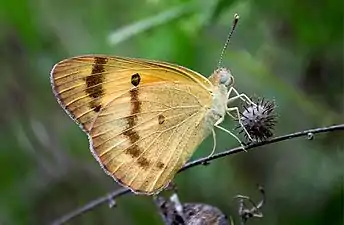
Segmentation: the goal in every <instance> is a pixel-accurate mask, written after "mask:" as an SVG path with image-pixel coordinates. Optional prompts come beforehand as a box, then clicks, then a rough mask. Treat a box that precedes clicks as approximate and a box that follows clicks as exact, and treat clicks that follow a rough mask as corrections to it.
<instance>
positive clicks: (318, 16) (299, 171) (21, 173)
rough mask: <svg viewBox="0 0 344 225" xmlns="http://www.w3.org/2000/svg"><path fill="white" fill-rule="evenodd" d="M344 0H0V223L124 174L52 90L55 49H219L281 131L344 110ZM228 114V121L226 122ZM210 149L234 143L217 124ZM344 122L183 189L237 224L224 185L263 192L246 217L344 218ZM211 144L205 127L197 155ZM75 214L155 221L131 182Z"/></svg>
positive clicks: (243, 159)
mask: <svg viewBox="0 0 344 225" xmlns="http://www.w3.org/2000/svg"><path fill="white" fill-rule="evenodd" d="M343 5H344V4H343V1H342V0H327V1H309V0H298V1H296V0H284V1H275V0H260V1H253V0H252V1H230V0H228V1H226V0H213V1H209V0H190V1H182V0H169V1H162V0H144V1H141V0H132V1H121V0H117V1H114V0H113V1H111V0H82V1H81V0H75V1H67V0H60V1H53V0H31V1H25V0H11V1H5V0H2V1H1V2H0V69H1V76H0V107H1V114H0V122H1V125H0V126H1V129H0V142H1V147H0V193H1V194H0V224H1V225H2V224H4V225H7V224H10V225H12V224H49V223H51V222H52V221H53V220H54V219H57V218H58V217H60V216H62V215H64V214H65V213H67V212H70V211H71V210H73V209H75V208H76V207H79V206H82V205H83V204H85V203H87V202H88V201H90V200H93V199H95V198H97V197H99V196H101V195H104V194H106V193H108V192H110V191H112V190H115V189H117V188H119V186H118V185H117V184H116V183H114V181H113V180H112V179H111V178H110V177H108V176H107V175H105V173H104V172H103V171H102V170H101V169H100V167H99V165H98V163H97V162H96V161H95V160H94V159H93V157H92V155H91V154H90V151H89V149H88V141H87V138H86V135H85V134H84V133H83V132H82V131H81V130H80V129H79V128H78V126H77V125H75V124H74V123H73V122H72V120H70V119H69V117H68V116H67V115H66V114H65V113H64V112H63V110H62V109H61V108H60V106H59V105H58V103H57V102H56V99H55V98H54V96H53V94H52V91H51V87H50V81H49V72H50V69H51V68H52V66H53V65H54V63H56V62H57V61H59V60H62V59H64V58H67V57H71V56H75V55H79V54H85V53H106V54H113V55H122V56H130V57H143V58H150V59H157V60H164V61H169V62H173V63H178V64H180V65H183V66H186V67H189V68H191V69H194V70H196V71H199V72H200V73H202V74H204V75H205V76H208V75H209V74H211V73H212V71H213V69H214V68H215V67H216V66H217V61H218V59H219V56H220V51H221V49H222V46H223V44H224V41H225V38H226V35H227V33H228V31H229V29H230V26H231V24H232V19H233V14H234V13H238V14H239V15H240V18H241V19H240V21H239V25H238V28H237V30H236V32H235V34H234V36H233V39H232V40H231V43H230V46H229V48H228V50H227V52H226V54H225V57H224V62H223V64H224V65H225V66H227V67H230V68H231V70H232V73H233V75H234V76H235V79H236V88H237V89H238V90H239V91H241V92H245V93H247V94H248V95H250V96H263V97H266V98H268V99H272V100H275V101H276V103H277V106H278V107H277V112H278V125H277V127H276V132H275V135H281V134H285V133H289V132H294V131H299V130H304V129H309V128H314V127H320V126H328V125H332V124H338V123H343V121H344V119H343V114H344V113H343V109H344V107H343V101H344V96H343V95H344V91H343V8H344V6H343ZM234 126H235V124H234V123H233V122H232V121H230V120H229V119H228V120H226V122H225V124H224V127H227V128H228V129H232V128H233V127H234ZM217 137H218V147H217V151H221V150H224V149H229V148H231V147H235V146H237V143H236V141H235V140H233V139H231V138H228V136H227V134H225V133H223V132H221V131H217ZM343 139H344V134H343V133H342V132H337V133H328V134H319V135H316V136H315V139H314V140H313V141H309V140H307V139H306V138H301V139H294V140H290V141H287V142H283V143H278V144H273V145H269V146H266V147H261V148H259V149H256V150H254V151H252V152H249V153H241V154H238V155H234V156H229V157H226V158H222V159H219V160H216V161H214V162H212V163H211V164H210V165H209V166H207V167H204V166H199V167H195V168H193V169H190V170H188V171H186V172H183V173H181V174H179V175H178V176H177V177H176V183H177V185H178V189H179V193H180V199H181V201H183V202H203V203H206V204H211V205H214V206H217V207H219V208H220V209H221V210H222V211H223V212H225V213H226V214H227V215H228V216H232V217H233V218H234V221H235V223H236V224H239V219H238V216H237V207H238V206H237V204H236V202H234V201H233V199H232V197H233V196H235V195H237V194H243V195H249V196H251V197H253V199H256V200H259V197H260V196H259V192H258V190H257V186H256V184H260V185H263V186H264V187H265V191H266V193H267V202H266V205H265V206H264V208H263V213H264V215H265V216H264V218H263V219H253V220H252V221H249V223H248V224H278V225H284V224H285V225H287V224H288V225H289V224H293V225H298V224H300V225H301V224H305V225H308V224H312V225H314V224H315V225H317V224H319V225H320V224H331V225H332V224H333V225H335V224H343V173H344V168H343V165H344V154H343V149H344V147H343V146H344V144H343V142H344V140H343ZM211 148H212V139H211V138H209V139H207V140H206V141H205V142H204V143H203V144H202V146H201V147H200V148H199V150H198V151H197V152H196V153H195V155H194V158H197V157H201V156H206V155H208V154H209V153H210V151H211ZM117 203H118V206H117V207H116V208H113V209H110V208H109V207H108V206H107V205H106V204H105V205H102V206H100V207H97V208H95V209H94V210H93V211H91V212H88V213H86V214H83V215H82V216H80V217H77V218H76V219H74V220H72V221H71V222H70V223H69V224H162V222H161V220H160V217H159V215H158V213H157V211H156V209H155V205H154V204H153V202H152V200H151V198H150V197H145V196H134V195H127V196H122V197H120V198H119V199H118V200H117Z"/></svg>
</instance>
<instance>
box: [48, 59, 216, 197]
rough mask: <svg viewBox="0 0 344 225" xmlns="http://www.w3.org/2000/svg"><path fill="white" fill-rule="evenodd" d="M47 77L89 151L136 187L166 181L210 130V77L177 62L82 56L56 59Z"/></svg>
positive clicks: (148, 188)
mask: <svg viewBox="0 0 344 225" xmlns="http://www.w3.org/2000/svg"><path fill="white" fill-rule="evenodd" d="M51 81H52V86H53V90H54V92H55V95H56V97H57V98H58V100H59V102H60V104H61V105H62V106H63V108H64V109H65V110H66V111H67V112H68V113H69V114H70V115H71V117H72V118H73V119H74V120H75V121H76V122H77V123H78V124H79V125H81V127H82V128H83V130H84V131H85V132H86V133H87V134H88V136H89V139H90V145H91V149H92V152H93V154H94V156H95V158H96V159H97V160H98V161H99V163H100V164H101V165H102V167H103V168H104V169H105V171H106V172H107V173H108V174H110V175H111V176H113V177H114V178H115V179H116V180H117V181H119V182H120V183H121V184H123V185H124V186H127V187H130V188H131V189H132V190H133V191H136V192H141V193H148V194H151V193H156V192H157V191H158V190H160V189H161V188H163V187H164V186H166V185H167V184H168V183H169V181H170V180H171V179H172V178H173V176H174V174H175V173H176V172H177V171H178V169H179V168H180V167H182V166H183V164H184V163H185V162H186V161H187V160H188V159H189V158H190V156H191V154H192V153H193V152H194V151H195V148H196V147H197V145H199V144H200V143H201V141H202V140H203V139H204V137H205V136H206V135H207V134H208V133H209V130H208V129H206V128H205V126H204V118H205V115H206V113H207V110H208V109H209V107H210V106H211V104H212V96H211V93H210V90H211V84H210V83H209V81H208V80H207V79H205V78H203V77H202V76H201V75H199V74H197V73H195V72H193V71H191V70H189V69H186V68H183V67H179V66H175V65H172V64H167V63H159V62H156V61H148V60H137V59H129V58H119V57H107V56H82V57H75V58H71V59H67V60H64V61H62V62H60V63H58V64H57V65H55V67H54V68H53V70H52V73H51Z"/></svg>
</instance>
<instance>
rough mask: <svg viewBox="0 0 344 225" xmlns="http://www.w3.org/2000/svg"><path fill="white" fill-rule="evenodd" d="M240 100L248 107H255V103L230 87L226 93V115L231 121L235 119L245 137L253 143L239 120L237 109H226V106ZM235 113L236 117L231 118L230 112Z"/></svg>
mask: <svg viewBox="0 0 344 225" xmlns="http://www.w3.org/2000/svg"><path fill="white" fill-rule="evenodd" d="M232 92H234V94H235V96H234V97H231V98H230V97H229V96H230V95H231V93H232ZM237 99H240V100H241V101H243V102H245V103H246V104H250V105H255V106H256V103H254V102H253V101H252V100H251V99H250V98H249V97H248V96H247V95H245V94H243V93H241V94H240V93H239V92H238V91H237V90H236V89H235V88H234V87H231V88H230V89H229V91H228V93H227V105H226V113H227V115H229V116H230V117H232V118H233V119H237V120H238V121H239V124H240V126H241V127H242V128H243V130H244V132H245V133H246V135H247V137H248V138H249V139H250V140H251V141H254V140H253V138H252V137H251V135H250V134H249V133H248V132H247V130H246V128H245V126H244V125H243V124H242V122H241V119H240V117H241V116H240V112H239V108H238V107H228V105H229V104H230V103H232V102H234V101H235V100H237ZM233 111H234V112H235V113H236V116H237V117H235V116H233V115H232V114H231V113H230V112H233Z"/></svg>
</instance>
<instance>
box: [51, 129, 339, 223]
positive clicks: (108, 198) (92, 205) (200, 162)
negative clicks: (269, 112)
mask: <svg viewBox="0 0 344 225" xmlns="http://www.w3.org/2000/svg"><path fill="white" fill-rule="evenodd" d="M333 131H344V124H339V125H334V126H330V127H321V128H316V129H310V130H305V131H300V132H296V133H291V134H287V135H283V136H279V137H275V138H272V139H270V140H266V141H262V142H258V143H252V144H249V145H247V146H246V150H249V149H254V148H257V147H260V146H265V145H268V144H272V143H276V142H281V141H285V140H289V139H292V138H297V137H303V136H313V135H314V134H317V133H325V132H333ZM243 151H244V150H243V149H242V148H241V147H237V148H233V149H230V150H226V151H223V152H219V153H216V154H214V155H212V156H211V157H203V158H200V159H197V160H194V161H191V162H189V163H187V164H185V165H184V166H183V168H181V169H180V170H179V171H178V173H180V172H182V171H184V170H187V169H189V168H191V167H194V166H197V165H203V164H205V163H208V162H210V161H212V160H214V159H217V158H222V157H224V156H228V155H232V154H235V153H239V152H243ZM129 193H132V192H131V191H130V190H129V189H127V188H121V189H119V190H116V191H113V192H111V193H109V194H107V195H106V196H103V197H100V198H98V199H96V200H93V201H91V202H89V203H87V204H86V205H84V206H83V207H81V208H78V209H76V210H75V211H72V212H70V213H68V214H66V215H65V216H63V217H61V218H59V219H57V220H55V221H54V222H53V223H52V224H53V225H59V224H63V223H66V222H67V221H69V220H71V219H73V218H74V217H77V216H79V215H82V214H84V213H85V212H87V211H89V210H91V209H93V208H95V207H96V206H98V205H101V204H104V203H106V202H111V201H113V199H115V198H117V197H119V196H122V195H125V194H129Z"/></svg>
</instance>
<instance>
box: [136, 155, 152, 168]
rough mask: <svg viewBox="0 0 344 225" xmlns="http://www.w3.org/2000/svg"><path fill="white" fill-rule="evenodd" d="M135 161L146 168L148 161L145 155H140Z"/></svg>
mask: <svg viewBox="0 0 344 225" xmlns="http://www.w3.org/2000/svg"><path fill="white" fill-rule="evenodd" d="M137 163H138V164H139V165H140V166H141V167H142V168H147V167H148V166H149V164H150V163H149V161H148V160H147V159H146V158H145V157H141V158H139V159H138V160H137Z"/></svg>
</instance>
